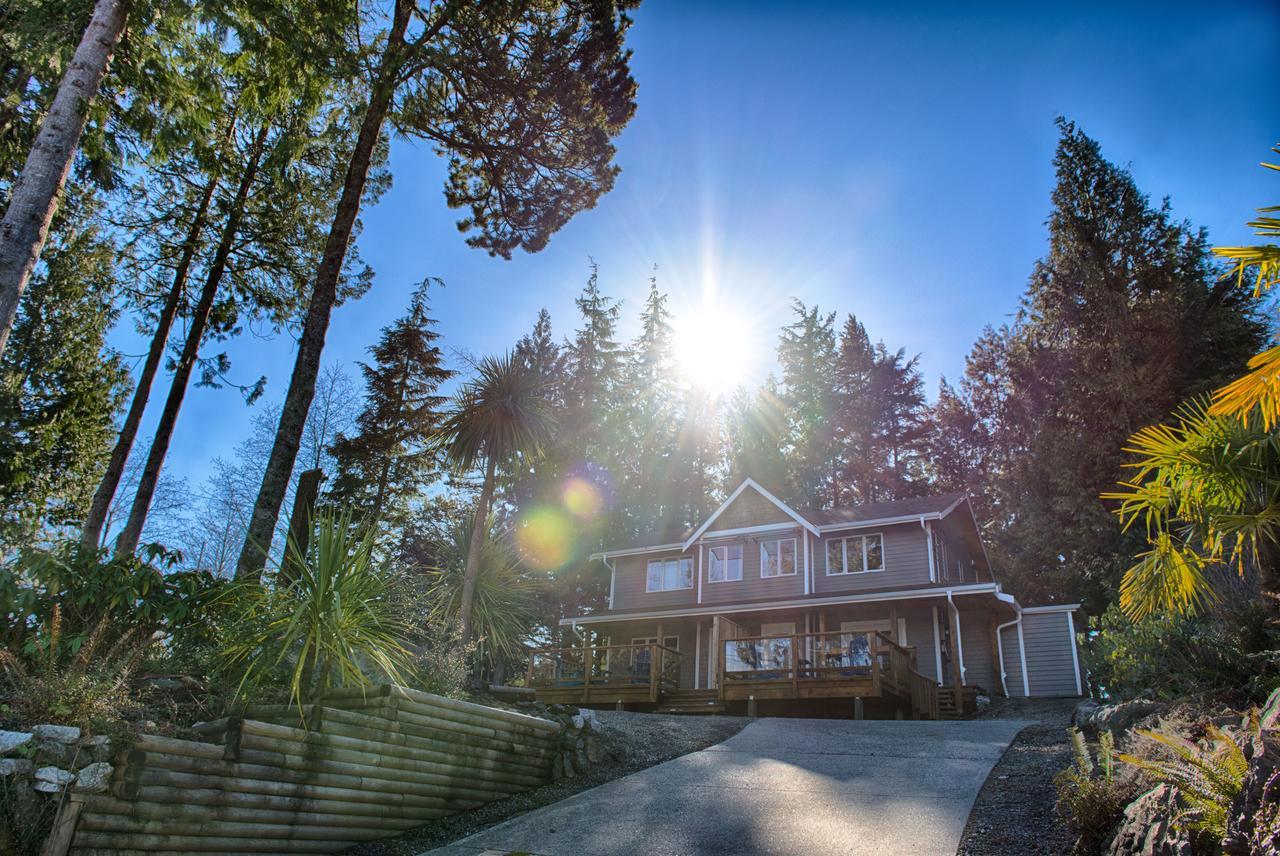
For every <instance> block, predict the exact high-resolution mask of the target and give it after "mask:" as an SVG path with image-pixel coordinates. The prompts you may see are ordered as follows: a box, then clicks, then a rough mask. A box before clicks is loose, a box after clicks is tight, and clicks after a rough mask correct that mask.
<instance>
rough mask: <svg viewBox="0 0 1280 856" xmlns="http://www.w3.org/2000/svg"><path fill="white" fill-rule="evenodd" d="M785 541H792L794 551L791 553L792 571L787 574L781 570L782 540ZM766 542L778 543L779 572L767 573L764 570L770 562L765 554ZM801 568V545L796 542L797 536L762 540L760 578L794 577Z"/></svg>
mask: <svg viewBox="0 0 1280 856" xmlns="http://www.w3.org/2000/svg"><path fill="white" fill-rule="evenodd" d="M783 541H790V542H791V553H792V555H791V572H790V573H786V574H784V573H782V571H781V567H782V542H783ZM765 544H777V545H778V567H779V572H778V573H776V574H766V573H765V572H764V569H765V567H766V566H767V564H768V557H767V556H766V555H765V552H764V545H765ZM799 568H800V545H799V544H797V543H796V539H795V538H768V539H766V540H764V541H761V542H760V579H762V580H776V579H778V578H779V577H794V576H795V575H796V573H797V571H798V570H799Z"/></svg>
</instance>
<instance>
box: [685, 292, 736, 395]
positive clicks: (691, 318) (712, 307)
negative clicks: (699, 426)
mask: <svg viewBox="0 0 1280 856" xmlns="http://www.w3.org/2000/svg"><path fill="white" fill-rule="evenodd" d="M752 326H753V325H752V324H751V323H750V322H749V321H748V319H747V318H746V317H745V316H744V315H743V314H742V313H741V312H740V311H738V310H737V309H736V308H734V307H732V306H726V305H724V304H722V303H720V302H718V301H715V302H707V303H703V304H701V305H699V306H697V307H695V308H692V310H686V311H684V312H682V313H679V314H678V315H677V316H676V319H675V324H674V327H675V358H676V366H677V367H678V369H679V371H680V374H681V375H682V376H683V377H684V378H685V379H686V380H687V381H688V382H689V383H690V384H692V385H694V386H696V387H698V388H700V389H702V390H703V391H704V392H708V393H711V394H713V395H729V394H731V393H733V391H734V390H736V389H737V388H738V387H739V386H742V385H743V384H745V383H746V382H747V381H748V380H749V379H750V374H751V366H752V363H753V357H754V354H753V343H754V342H755V341H756V338H755V337H754V336H753V334H752Z"/></svg>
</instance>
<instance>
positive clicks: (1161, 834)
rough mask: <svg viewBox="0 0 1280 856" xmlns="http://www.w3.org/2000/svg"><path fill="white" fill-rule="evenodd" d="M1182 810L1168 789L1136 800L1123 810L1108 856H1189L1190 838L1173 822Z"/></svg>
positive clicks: (1173, 790) (1172, 789)
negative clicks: (1122, 817) (1122, 816)
mask: <svg viewBox="0 0 1280 856" xmlns="http://www.w3.org/2000/svg"><path fill="white" fill-rule="evenodd" d="M1184 810H1185V809H1184V808H1183V806H1182V805H1181V800H1180V799H1179V797H1178V789H1177V788H1175V787H1173V786H1171V785H1160V786H1159V787H1157V788H1155V789H1154V790H1151V791H1148V792H1147V793H1145V794H1143V795H1142V796H1140V797H1138V798H1137V799H1136V800H1134V801H1133V802H1131V803H1129V807H1128V808H1126V809H1125V810H1124V819H1123V820H1121V821H1120V827H1119V829H1118V830H1117V831H1116V835H1115V838H1113V839H1112V840H1111V849H1110V850H1109V851H1107V852H1108V854H1109V856H1191V854H1192V850H1191V838H1190V837H1189V836H1188V835H1187V833H1186V831H1185V830H1184V829H1183V828H1182V827H1181V826H1180V825H1179V824H1178V822H1177V817H1178V815H1179V814H1180V813H1181V812H1183V811H1184Z"/></svg>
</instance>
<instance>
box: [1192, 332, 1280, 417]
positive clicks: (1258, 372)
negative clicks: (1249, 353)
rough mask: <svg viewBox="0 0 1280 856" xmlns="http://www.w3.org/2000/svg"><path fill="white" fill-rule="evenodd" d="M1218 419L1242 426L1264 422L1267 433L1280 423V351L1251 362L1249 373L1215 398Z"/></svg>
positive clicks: (1272, 350) (1212, 411)
mask: <svg viewBox="0 0 1280 856" xmlns="http://www.w3.org/2000/svg"><path fill="white" fill-rule="evenodd" d="M1209 413H1210V414H1211V415H1214V416H1233V417H1235V418H1237V419H1239V420H1241V421H1242V422H1245V423H1248V422H1249V420H1250V419H1257V418H1261V419H1262V427H1263V430H1266V431H1270V430H1271V429H1272V428H1273V427H1275V425H1276V424H1277V422H1280V347H1275V348H1270V349H1268V350H1265V351H1263V352H1262V353H1260V354H1258V355H1257V356H1255V357H1253V358H1252V359H1250V360H1249V373H1248V374H1246V375H1245V376H1244V377H1241V378H1238V379H1236V380H1233V381H1232V382H1231V383H1229V384H1227V385H1226V386H1224V387H1223V388H1222V389H1220V390H1218V391H1217V392H1215V393H1214V394H1213V406H1212V407H1210V408H1209Z"/></svg>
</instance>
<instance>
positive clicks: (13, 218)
mask: <svg viewBox="0 0 1280 856" xmlns="http://www.w3.org/2000/svg"><path fill="white" fill-rule="evenodd" d="M128 12H129V3H128V0H98V2H97V3H96V4H94V7H93V17H92V18H90V20H89V26H88V27H86V28H85V31H84V36H83V37H82V38H81V39H80V44H79V45H77V46H76V52H75V54H74V55H73V56H72V57H71V65H69V66H68V67H67V72H66V74H64V75H63V76H62V81H61V82H60V83H59V84H58V94H57V95H56V96H54V99H53V105H52V106H51V107H50V108H49V114H48V115H47V116H45V118H44V121H43V122H41V123H40V131H39V133H38V134H36V139H35V142H34V143H33V144H32V146H31V151H30V152H29V153H28V154H27V161H26V163H25V164H24V165H23V167H22V174H21V175H20V176H19V178H18V181H17V184H16V185H15V186H14V188H13V194H12V196H11V197H10V199H9V207H8V209H7V210H6V211H5V212H4V220H3V221H0V354H3V353H4V349H5V345H7V344H8V342H9V333H10V331H11V330H12V329H13V321H14V318H15V317H16V316H17V313H18V301H19V300H20V299H21V298H22V292H23V291H24V290H25V289H26V287H27V281H28V280H29V279H30V278H31V271H32V270H33V269H34V268H35V266H36V261H37V260H38V259H39V258H40V251H41V250H42V249H44V242H45V238H47V237H48V235H49V223H50V222H51V221H52V220H53V213H54V211H56V210H57V208H58V193H59V191H61V190H62V186H63V184H65V183H66V180H67V175H68V174H69V173H70V172H71V163H72V161H73V160H74V159H75V152H76V148H77V147H78V146H79V145H80V137H81V135H82V134H84V126H85V123H86V122H87V121H88V115H89V102H91V101H92V100H93V98H94V96H95V95H96V94H97V92H98V87H99V86H101V85H102V78H103V77H104V76H105V75H106V73H107V66H108V65H110V63H111V55H112V54H113V53H115V49H116V45H117V44H118V43H119V41H120V34H121V33H122V32H124V22H125V19H126V18H127V17H128Z"/></svg>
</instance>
